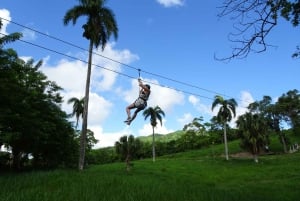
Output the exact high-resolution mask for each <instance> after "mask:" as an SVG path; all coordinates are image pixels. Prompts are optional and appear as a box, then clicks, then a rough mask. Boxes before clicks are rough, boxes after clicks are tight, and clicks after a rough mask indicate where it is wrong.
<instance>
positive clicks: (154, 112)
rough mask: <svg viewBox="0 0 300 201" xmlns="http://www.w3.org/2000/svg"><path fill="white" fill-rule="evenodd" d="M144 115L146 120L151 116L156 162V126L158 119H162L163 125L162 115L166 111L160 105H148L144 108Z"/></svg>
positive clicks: (153, 154)
mask: <svg viewBox="0 0 300 201" xmlns="http://www.w3.org/2000/svg"><path fill="white" fill-rule="evenodd" d="M143 115H144V117H145V120H146V119H147V118H148V117H150V123H151V126H152V156H153V162H155V137H154V127H156V125H157V119H158V120H159V121H160V125H162V116H165V113H164V111H163V110H162V109H161V108H160V107H159V106H156V107H154V108H153V107H148V108H147V109H146V110H144V112H143Z"/></svg>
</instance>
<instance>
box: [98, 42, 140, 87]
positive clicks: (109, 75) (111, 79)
mask: <svg viewBox="0 0 300 201" xmlns="http://www.w3.org/2000/svg"><path fill="white" fill-rule="evenodd" d="M114 46H115V43H109V44H107V45H106V46H105V49H104V51H103V52H102V51H101V50H100V49H98V51H97V54H95V55H94V58H93V63H94V64H96V67H95V68H96V69H97V70H95V71H94V72H93V80H95V82H93V83H92V87H93V89H94V90H97V91H107V90H110V89H111V87H112V86H113V84H114V83H115V81H116V78H117V76H118V74H117V73H115V72H120V71H121V64H120V63H119V62H121V63H125V64H128V63H131V62H133V61H136V60H138V59H139V57H138V56H137V55H135V54H132V53H131V52H130V51H129V50H127V49H125V50H116V49H114ZM100 55H102V56H100ZM115 61H118V62H115Z"/></svg>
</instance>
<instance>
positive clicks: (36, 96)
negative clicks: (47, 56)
mask: <svg viewBox="0 0 300 201" xmlns="http://www.w3.org/2000/svg"><path fill="white" fill-rule="evenodd" d="M41 65H42V62H41V61H40V62H37V63H36V64H35V65H34V61H33V60H29V61H27V62H25V61H23V60H21V59H19V58H18V57H17V55H14V56H12V57H10V58H9V60H8V62H7V63H6V64H5V65H0V82H1V85H0V94H1V99H0V125H1V128H0V138H1V140H0V141H2V142H4V144H5V145H6V146H7V147H8V148H9V149H11V151H12V156H13V167H14V168H15V169H20V168H22V166H23V164H24V162H25V160H28V155H29V154H31V155H32V156H33V161H34V163H33V164H34V165H36V166H43V167H55V166H57V165H59V164H62V163H64V164H67V163H68V164H69V163H70V162H71V160H72V156H71V155H73V154H72V150H73V148H74V147H75V146H76V143H75V141H74V130H73V129H72V127H71V124H70V123H69V122H68V121H67V120H66V118H67V115H66V113H65V112H63V111H62V110H61V108H60V104H61V103H62V97H61V96H60V94H59V91H60V90H61V87H59V86H58V85H57V84H56V83H55V82H52V81H49V80H47V77H46V76H45V75H44V74H43V73H42V72H40V71H39V68H40V66H41Z"/></svg>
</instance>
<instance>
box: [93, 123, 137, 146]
mask: <svg viewBox="0 0 300 201" xmlns="http://www.w3.org/2000/svg"><path fill="white" fill-rule="evenodd" d="M89 128H90V129H91V130H92V131H93V132H94V137H95V138H96V139H97V140H99V141H98V143H97V144H96V145H95V146H94V147H93V148H94V149H97V148H101V147H109V146H114V144H115V142H116V141H118V140H119V139H120V137H122V136H124V135H129V134H130V133H132V132H130V130H129V127H125V128H124V129H123V130H120V131H118V132H112V133H106V132H104V131H103V128H102V127H101V126H90V127H89Z"/></svg>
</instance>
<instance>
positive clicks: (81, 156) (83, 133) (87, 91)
mask: <svg viewBox="0 0 300 201" xmlns="http://www.w3.org/2000/svg"><path fill="white" fill-rule="evenodd" d="M92 52H93V41H92V40H90V47H89V60H88V69H87V76H86V85H85V96H84V108H83V120H82V130H81V136H80V151H79V164H78V168H79V170H83V167H84V158H85V146H86V132H87V122H88V108H89V107H88V105H89V94H90V79H91V71H92V70H91V69H92Z"/></svg>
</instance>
